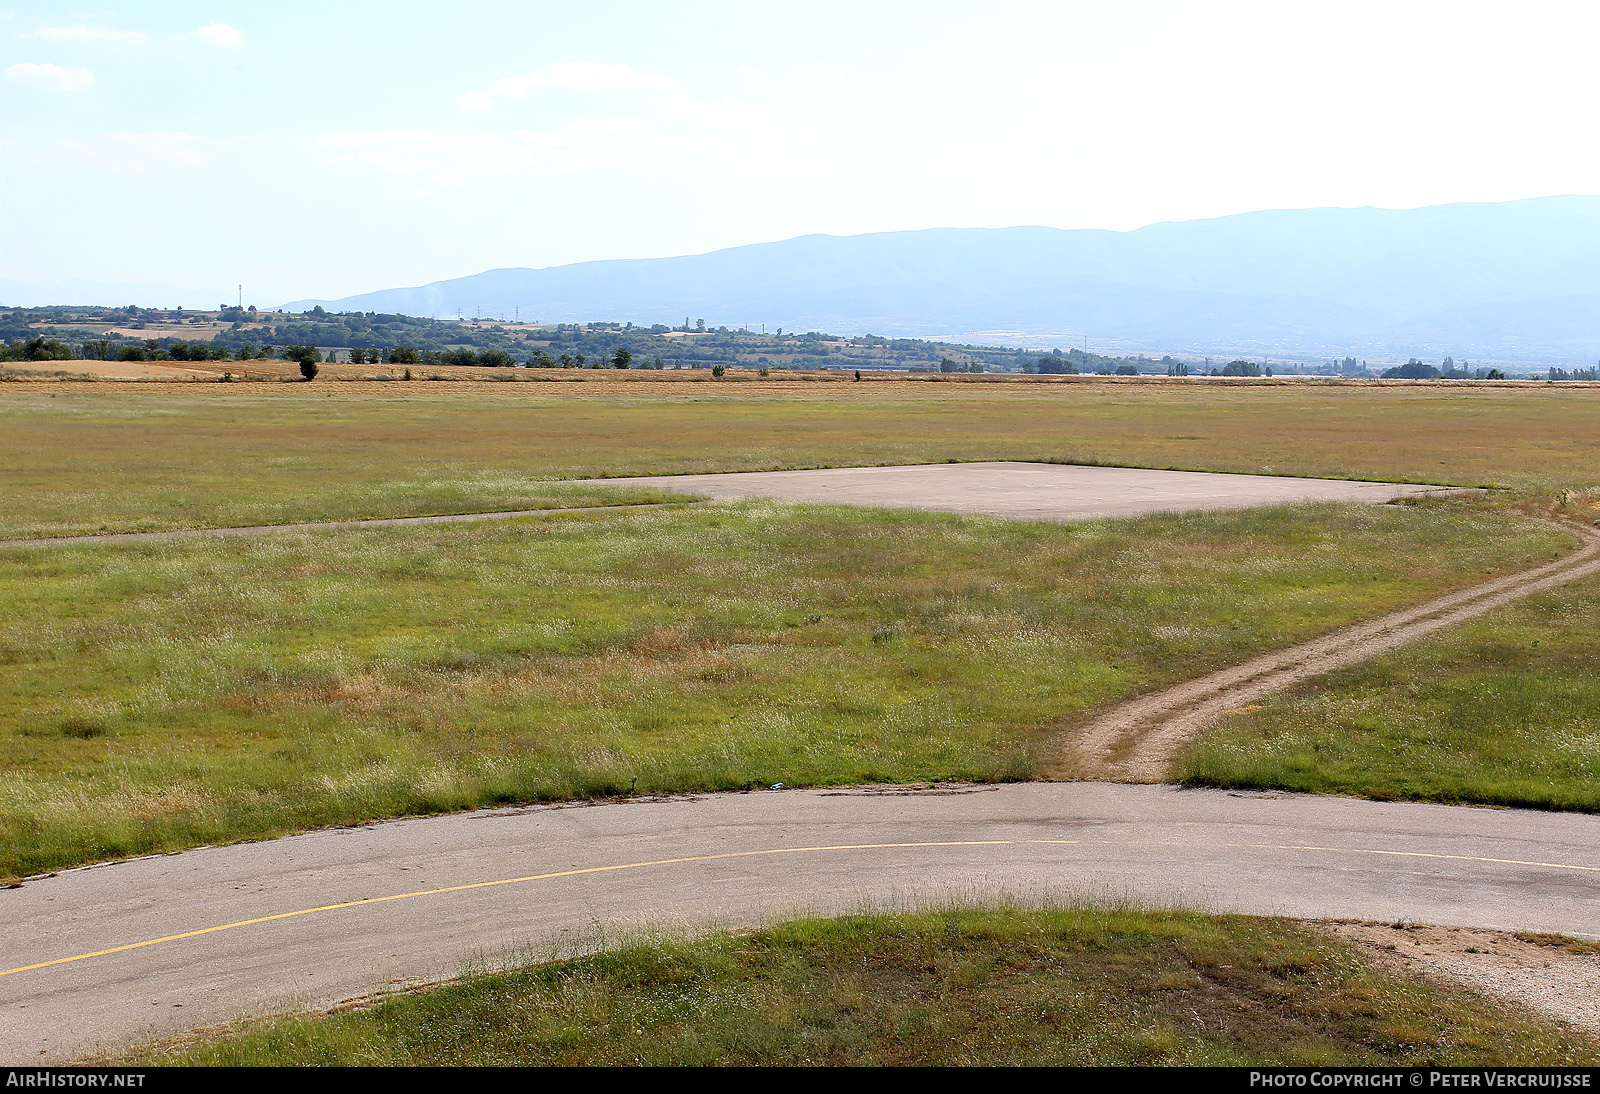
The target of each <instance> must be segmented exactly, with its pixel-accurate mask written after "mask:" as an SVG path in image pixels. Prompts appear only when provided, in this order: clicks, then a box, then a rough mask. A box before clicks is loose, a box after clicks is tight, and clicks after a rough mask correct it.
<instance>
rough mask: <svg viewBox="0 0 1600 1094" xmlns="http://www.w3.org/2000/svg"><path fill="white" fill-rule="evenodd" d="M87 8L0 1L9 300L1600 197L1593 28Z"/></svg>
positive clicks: (1454, 20) (1487, 7) (1537, 12)
mask: <svg viewBox="0 0 1600 1094" xmlns="http://www.w3.org/2000/svg"><path fill="white" fill-rule="evenodd" d="M82 2H83V0H70V2H68V3H62V4H55V3H50V2H43V0H41V2H37V3H34V2H26V3H20V4H19V3H16V2H14V0H0V155H3V156H4V162H5V169H4V172H3V174H0V279H16V280H44V279H68V278H77V279H89V280H96V281H130V282H166V283H171V284H176V285H181V286H197V287H205V288H207V289H212V288H215V287H218V286H232V285H234V284H235V283H237V282H240V281H242V282H244V284H245V295H246V297H247V298H249V299H251V300H255V301H257V302H259V303H262V304H267V303H275V302H278V301H281V300H285V299H289V298H293V297H301V296H322V297H332V296H341V295H345V294H349V293H354V292H361V291H366V290H371V289H378V288H386V287H392V286H397V285H408V284H418V283H422V282H426V281H432V280H437V279H440V278H445V277H455V276H461V275H464V274H470V273H476V272H479V271H481V270H484V269H488V268H493V267H498V266H548V265H554V264H558V263H564V262H574V261H581V260H585V259H593V258H621V257H643V256H651V255H669V254H683V253H692V252H699V251H707V250H712V249H715V248H718V247H725V246H731V245H737V244H742V243H754V242H761V241H766V240H773V239H782V238H787V237H789V236H794V235H800V234H804V233H808V232H828V233H836V234H847V233H856V232H869V231H885V230H895V229H906V228H928V227H936V226H945V225H954V226H983V227H1000V226H1006V225H1013V224H1046V225H1054V226H1057V227H1063V228H1078V227H1102V228H1132V227H1137V226H1139V225H1142V224H1147V223H1150V222H1153V221H1159V220H1180V219H1189V218H1194V217H1208V216H1217V215H1221V214H1225V213H1233V212H1243V211H1247V210H1251V209H1261V208H1285V207H1308V206H1319V205H1343V206H1356V205H1380V206H1387V207H1394V208H1403V207H1411V206H1418V205H1431V204H1437V203H1442V202H1450V201H1485V200H1487V201H1499V200H1506V199H1511V198H1521V197H1536V196H1543V195H1549V194H1563V193H1595V192H1600V142H1597V141H1595V140H1594V139H1593V135H1594V132H1595V125H1594V117H1595V113H1596V105H1597V102H1596V100H1597V98H1600V80H1597V79H1596V77H1595V69H1594V63H1593V59H1592V56H1591V53H1592V43H1593V42H1594V41H1595V39H1596V31H1597V30H1600V5H1594V4H1539V3H1529V2H1526V0H1525V2H1522V3H1519V4H1515V5H1513V4H1509V3H1494V4H1487V3H1485V4H1474V3H1463V2H1459V0H1457V2H1453V3H1438V4H1431V3H1430V4H1423V3H1405V2H1404V0H1384V2H1381V3H1371V4H1368V3H1361V2H1351V0H1339V2H1336V3H1314V2H1310V0H1303V2H1294V3H1284V2H1282V0H1275V2H1267V3H1248V2H1238V3H1234V2H1212V3H1183V2H1177V0H1174V2H1169V3H1158V2H1151V3H1133V2H1126V0H1124V2H1119V3H1115V4H1112V3H1106V2H1105V0H1095V2H1093V3H1083V4H1077V3H1065V2H1054V3H1041V4H1032V3H997V2H993V0H991V2H989V3H986V4H982V5H979V4H972V3H970V2H963V3H950V4H943V3H930V2H927V0H920V2H917V3H906V4H898V3H874V2H872V0H853V2H850V3H827V2H816V0H810V2H807V3H803V4H801V3H794V4H750V3H747V2H746V3H689V2H680V3H677V4H672V5H664V4H658V3H648V4H646V3H638V4H632V3H603V2H595V0H589V2H585V3H570V2H568V3H562V4H535V3H504V4H501V3H472V2H470V0H467V2H462V3H457V4H453V5H444V4H439V3H437V2H429V3H415V4H412V3H397V2H392V0H390V2H384V3H370V4H368V3H346V2H342V0H334V2H331V3H330V2H321V3H301V2H278V3H274V4H261V3H258V2H253V3H229V2H207V3H198V2H195V3H191V2H185V0H177V2H172V0H169V2H162V3H146V4H138V3H131V4H122V5H118V6H115V7H105V8H86V7H83V6H82ZM202 303H203V304H207V305H209V304H212V303H214V302H213V301H196V304H202ZM190 306H195V305H190Z"/></svg>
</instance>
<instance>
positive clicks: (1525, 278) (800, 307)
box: [284, 196, 1600, 361]
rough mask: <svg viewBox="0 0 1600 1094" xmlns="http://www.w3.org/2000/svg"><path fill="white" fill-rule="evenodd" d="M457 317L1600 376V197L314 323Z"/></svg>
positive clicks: (738, 260)
mask: <svg viewBox="0 0 1600 1094" xmlns="http://www.w3.org/2000/svg"><path fill="white" fill-rule="evenodd" d="M317 304H321V305H322V306H323V307H326V308H328V309H329V310H337V311H376V312H403V313H407V314H412V315H436V316H440V317H444V316H454V315H456V314H457V313H460V314H464V315H468V316H471V315H474V314H477V313H479V312H480V311H481V312H482V313H483V314H485V315H505V316H510V315H511V314H512V312H513V310H516V311H518V312H519V313H520V315H521V316H522V317H523V318H524V319H525V320H534V319H537V320H541V321H546V322H585V321H595V320H605V321H617V322H620V321H631V322H634V323H640V324H650V323H667V324H672V325H678V324H681V323H682V322H683V320H684V319H685V317H688V318H690V319H702V318H703V319H705V320H706V322H707V324H708V325H711V326H718V325H723V324H726V325H729V326H741V325H744V324H747V323H765V324H766V326H767V327H768V329H774V328H777V327H784V328H786V329H789V330H802V331H803V330H821V331H830V332H837V333H846V334H859V333H875V334H882V335H889V336H902V337H956V336H961V335H963V334H967V333H971V332H985V333H986V334H988V335H990V336H992V337H990V338H989V339H988V340H990V341H994V340H1004V339H1005V336H1006V335H1011V336H1014V340H1033V339H1036V338H1039V337H1046V336H1052V335H1054V336H1059V337H1061V338H1062V340H1063V343H1066V342H1070V341H1073V340H1075V339H1076V338H1077V337H1080V336H1088V337H1090V338H1092V339H1093V340H1095V341H1096V342H1097V343H1099V344H1102V345H1104V344H1108V343H1109V344H1118V345H1122V346H1124V347H1127V348H1130V349H1131V348H1149V349H1160V350H1164V351H1169V352H1181V351H1184V350H1190V351H1195V352H1209V351H1218V352H1248V351H1254V352H1260V353H1268V352H1278V353H1297V352H1298V353H1346V352H1349V353H1355V354H1357V355H1360V354H1361V353H1371V354H1383V353H1411V352H1416V353H1437V354H1444V353H1451V354H1454V355H1456V356H1457V357H1491V358H1508V359H1515V358H1529V359H1540V358H1549V359H1563V360H1565V359H1581V360H1584V361H1588V360H1592V359H1593V358H1594V357H1596V356H1597V355H1600V196H1567V197H1549V198H1534V199H1528V200H1523V201H1512V202H1500V203H1465V204H1455V205H1440V206H1432V207H1428V208H1422V209H1408V210H1391V209H1374V208H1360V209H1331V208H1330V209H1299V210H1268V211H1261V212H1252V213H1241V214H1238V215H1234V216H1226V217H1218V218H1215V219H1210V220H1192V221H1181V222H1166V223H1160V224H1152V225H1149V226H1147V227H1144V228H1139V229H1136V230H1133V231H1128V232H1113V231H1104V230H1097V229H1080V230H1066V229H1059V228H1045V227H1016V228H932V229H927V230H923V231H908V232H880V233H873V234H868V235H855V236H827V235H808V236H800V237H798V238H795V239H788V240H783V241H780V242H774V243H760V244H754V245H750V246H743V247H731V248H727V249H724V250H718V251H712V252H710V253H707V254H700V255H685V256H680V257H673V258H651V259H618V260H608V261H600V262H581V263H575V264H571V265H564V266H552V267H546V268H543V269H522V268H516V269H501V270H489V271H486V272H484V273H480V274H475V275H473V276H470V277H461V278H455V279H452V280H448V281H437V282H434V283H432V284H428V285H422V286H418V287H415V288H400V289H385V290H381V291H378V292H371V293H364V294H361V295H358V296H350V297H345V298H343V299H340V300H299V301H294V302H292V303H290V304H286V305H284V307H285V309H286V310H293V311H301V310H306V309H309V308H311V307H313V306H314V305H317Z"/></svg>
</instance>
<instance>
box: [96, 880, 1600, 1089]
mask: <svg viewBox="0 0 1600 1094" xmlns="http://www.w3.org/2000/svg"><path fill="white" fill-rule="evenodd" d="M125 1062H126V1063H128V1064H191V1065H224V1066H238V1065H271V1066H296V1065H298V1066H306V1065H388V1066H441V1065H454V1066H463V1065H472V1066H483V1065H512V1064H539V1065H578V1064H595V1065H607V1064H611V1065H616V1064H623V1065H638V1064H644V1065H662V1064H667V1065H705V1064H739V1065H752V1064H759V1065H772V1064H792V1065H960V1064H976V1065H989V1066H995V1065H1027V1064H1032V1065H1041V1064H1042V1065H1129V1064H1183V1065H1197V1064H1198V1065H1206V1064H1226V1065H1318V1066H1338V1065H1362V1066H1415V1065H1428V1064H1436V1065H1454V1066H1469V1065H1470V1066H1496V1065H1589V1066H1593V1065H1595V1064H1596V1063H1600V1040H1597V1039H1595V1038H1594V1037H1592V1036H1589V1035H1587V1034H1583V1033H1579V1032H1576V1031H1573V1030H1570V1029H1566V1028H1563V1027H1560V1026H1559V1025H1557V1024H1555V1023H1552V1022H1548V1021H1545V1020H1541V1019H1539V1018H1537V1017H1534V1016H1532V1015H1530V1014H1526V1013H1522V1012H1519V1011H1515V1010H1512V1009H1510V1008H1508V1007H1506V1006H1503V1005H1499V1004H1491V1003H1489V1002H1487V1001H1485V1000H1483V999H1481V998H1478V997H1475V996H1472V995H1470V994H1468V993H1466V992H1463V991H1460V990H1457V989H1454V988H1448V987H1442V986H1440V985H1438V984H1435V983H1432V982H1428V981H1424V980H1421V979H1418V978H1415V977H1412V976H1407V975H1404V974H1400V973H1396V972H1390V971H1386V970H1383V969H1380V968H1378V967H1376V966H1374V965H1373V964H1371V963H1370V962H1369V961H1368V960H1367V959H1365V958H1364V957H1362V956H1361V955H1360V954H1359V953H1358V952H1356V951H1355V950H1354V949H1353V948H1352V947H1350V946H1348V945H1346V944H1343V943H1341V942H1339V941H1337V940H1336V939H1334V938H1332V937H1330V936H1329V935H1327V934H1326V933H1325V932H1322V931H1318V930H1316V929H1314V928H1311V927H1307V926H1305V925H1301V924H1297V923H1293V922H1288V921H1283V920H1271V919H1252V918H1246V917H1242V916H1210V915H1199V914H1193V913H1182V912H1152V911H1104V910H1087V909H1066V910H1046V911H1038V910H1022V909H1017V908H1000V909H994V908H990V909H957V910H949V911H943V912H932V913H918V914H907V915H864V916H855V917H850V918H845V919H834V920H828V919H806V920H800V921H796V922H791V923H786V924H783V925H780V926H775V927H771V928H768V929H765V930H761V931H757V932H754V933H752V934H742V935H734V936H727V935H719V936H714V937H710V938H705V939H700V940H694V941H670V942H639V943H636V944H633V945H629V946H626V947H623V948H621V949H617V950H613V951H609V952H602V953H598V954H594V955H592V956H587V957H580V958H576V959H573V960H567V961H558V962H554V963H548V964H541V965H534V966H531V967H527V968H521V969H516V970H513V971H509V972H503V973H497V974H490V975H479V976H473V977H469V978H467V979H466V980H464V981H461V982H458V983H455V984H452V985H449V986H446V987H442V988H438V989H435V990H432V991H426V992H419V993H416V994H411V995H405V996H400V997H395V998H391V999H389V1000H386V1001H384V1002H382V1003H380V1004H379V1005H377V1006H376V1007H374V1008H373V1009H370V1010H366V1011H363V1012H357V1013H342V1014H334V1015H331V1016H326V1017H292V1018H280V1019H276V1020H270V1021H266V1022H262V1023H258V1024H254V1025H250V1026H248V1027H245V1028H243V1029H242V1030H240V1031H237V1032H236V1033H234V1034H233V1035H231V1036H228V1037H226V1038H224V1039H221V1040H218V1041H214V1042H210V1043H201V1044H191V1045H183V1046H176V1047H170V1048H167V1049H161V1048H155V1049H151V1050H147V1052H146V1053H145V1054H143V1055H139V1056H135V1057H132V1058H130V1059H128V1060H127V1061H125Z"/></svg>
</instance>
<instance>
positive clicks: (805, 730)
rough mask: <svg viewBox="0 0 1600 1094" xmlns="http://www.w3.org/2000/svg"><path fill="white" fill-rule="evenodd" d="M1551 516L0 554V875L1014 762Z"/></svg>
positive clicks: (654, 522)
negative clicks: (360, 829) (338, 831)
mask: <svg viewBox="0 0 1600 1094" xmlns="http://www.w3.org/2000/svg"><path fill="white" fill-rule="evenodd" d="M1569 547H1570V542H1569V537H1568V536H1567V535H1566V534H1565V533H1562V532H1560V531H1559V530H1555V529H1552V528H1549V527H1547V526H1540V525H1535V524H1532V523H1530V522H1527V521H1522V520H1516V519H1512V518H1510V517H1506V516H1503V515H1497V514H1495V513H1492V512H1486V511H1482V510H1478V509H1474V508H1473V507H1471V506H1469V505H1462V504H1456V503H1437V504H1428V505H1417V506H1406V507H1400V506H1368V505H1348V506H1299V507H1288V508H1281V509H1265V510H1253V511H1243V512H1228V513H1213V514H1196V515H1186V516H1168V517H1146V518H1140V519H1136V520H1122V521H1100V522H1092V523H1086V524H1078V525H1051V524H1039V523H1020V522H1007V521H1000V520H994V519H989V518H981V517H958V516H943V515H935V514H924V513H913V512H895V511H869V510H860V509H843V508H837V509H836V508H825V507H796V506H783V505H777V504H771V503H745V504H741V505H738V506H717V507H707V508H696V509H657V510H644V511H634V512H627V511H624V512H617V513H609V514H605V515H596V516H593V517H574V518H560V519H531V520H525V521H511V522H492V523H482V524H460V525H434V526H426V527H408V528H403V529H394V528H390V529H382V530H361V531H341V532H308V533H300V532H296V533H280V534H276V535H273V536H269V537H259V538H257V537H251V538H248V539H245V538H229V539H217V540H185V541H172V542H156V543H115V544H96V545H85V546H73V547H66V548H39V549H11V550H9V551H8V552H6V553H5V554H3V555H0V665H3V666H4V672H3V673H0V875H3V874H13V875H14V874H28V873H33V872H38V871H42V870H48V869H54V868H57V867H60V866H65V865H70V864H73V863H81V862H84V861H93V860H98V859H105V858H116V857H123V856H128V855H133V854H140V853H145V852H150V851H158V850H170V849H175V848H181V847H185V846H194V845H196V844H206V843H216V842H221V841H227V840H233V839H240V838H250V837H264V836H271V835H276V834H281V833H283V832H287V831H293V830H298V829H305V828H311V827H318V826H324V825H330V824H339V823H352V822H360V821H365V820H370V819H373V818H379V817H392V816H399V815H405V814H418V813H429V812H439V811H445V810H453V809H461V808H466V807H472V806H479V805H490V804H497V803H507V802H521V801H542V800H556V799H569V798H576V797H591V796H605V795H614V794H627V793H633V792H640V793H643V792H670V791H711V790H727V789H739V788H746V787H752V786H763V785H767V784H770V783H775V782H784V783H788V784H790V785H836V784H847V783H866V782H879V781H896V782H897V781H929V780H944V779H974V780H1004V779H1020V778H1027V777H1029V776H1031V775H1032V774H1033V773H1034V771H1035V768H1036V759H1035V757H1036V755H1037V754H1038V750H1039V749H1040V748H1041V747H1042V746H1043V745H1044V744H1045V743H1046V742H1048V741H1049V740H1050V739H1051V738H1052V737H1053V735H1054V734H1056V733H1059V732H1061V731H1062V730H1063V729H1066V728H1068V727H1070V726H1071V725H1072V724H1074V723H1076V722H1077V721H1079V720H1081V719H1082V718H1084V717H1085V716H1087V714H1088V713H1089V712H1091V711H1093V710H1095V709H1098V708H1100V707H1103V706H1104V705H1106V704H1108V703H1112V702H1115V701H1117V700H1119V699H1122V698H1125V697H1127V696H1129V695H1131V694H1134V693H1137V692H1140V691H1144V690H1147V689H1150V688H1153V687H1158V686H1161V685H1163V684H1166V683H1171V682H1174V681H1177V680H1182V679H1187V678H1190V677H1192V676H1195V675H1198V674H1200V673H1203V672H1206V671H1210V670H1212V669H1215V668H1218V667H1221V666H1223V665H1226V664H1230V663H1234V662H1236V661H1237V660H1239V659H1241V658H1243V657H1246V656H1248V655H1250V654H1253V653H1256V652H1260V651H1262V650H1265V649H1271V648H1276V647H1280V646H1284V645H1288V644H1290V643H1293V642H1296V641H1300V640H1303V639H1305V638H1307V637H1310V636H1312V635H1314V634H1317V633H1322V632H1325V631H1327V630H1330V629H1333V628H1335V627H1338V626H1341V625H1344V624H1347V623H1349V622H1350V621H1352V620H1355V619H1359V618H1364V617H1367V616H1370V615H1373V614H1375V613H1378V612H1381V611H1385V610H1389V609H1393V608H1395V607H1398V606H1401V605H1404V604H1408V603H1414V602H1416V601H1417V600H1420V599H1423V598H1424V597H1426V596H1428V595H1432V594H1434V593H1438V592H1440V591H1442V590H1444V589H1446V588H1451V587H1455V586H1458V585H1461V584H1466V583H1471V582H1473V581H1476V580H1479V579H1480V578H1481V577H1482V575H1483V574H1484V572H1485V571H1486V570H1495V569H1511V568H1520V567H1524V566H1527V565H1529V564H1531V563H1532V562H1534V561H1537V560H1540V559H1548V558H1550V557H1552V556H1553V555H1555V554H1557V553H1559V552H1560V551H1562V550H1564V549H1568V548H1569Z"/></svg>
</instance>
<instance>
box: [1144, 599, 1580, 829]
mask: <svg viewBox="0 0 1600 1094" xmlns="http://www.w3.org/2000/svg"><path fill="white" fill-rule="evenodd" d="M1173 774H1174V777H1176V778H1178V779H1180V780H1182V781H1184V782H1186V783H1189V784H1191V785H1202V786H1228V787H1251V788H1269V787H1271V788H1279V789H1286V790H1301V791H1309V792H1313V793H1342V794H1359V795H1361V796H1364V797H1369V798H1382V799H1419V800H1425V801H1437V802H1474V803H1483V804H1491V805H1506V806H1522V807H1527V808H1534V809H1581V810H1588V811H1594V810H1597V809H1600V581H1596V580H1595V579H1592V578H1591V579H1588V580H1585V581H1583V582H1580V583H1578V584H1575V585H1573V586H1571V587H1568V588H1564V589H1558V590H1556V591H1553V592H1549V593H1543V594H1540V595H1537V596H1534V597H1530V598H1529V599H1527V600H1525V601H1521V602H1519V603H1517V604H1514V605H1512V606H1510V607H1506V608H1502V609H1500V610H1498V611H1496V612H1494V613H1492V614H1490V615H1488V616H1485V617H1484V618H1482V619H1479V620H1477V621H1475V622H1472V623H1469V624H1467V625H1465V626H1463V627H1460V628H1458V629H1456V630H1453V631H1451V632H1450V633H1449V634H1446V635H1442V636H1439V637H1435V638H1432V639H1430V640H1428V641H1425V642H1421V643H1418V644H1417V645H1415V646H1411V647H1408V648H1407V649H1405V650H1403V651H1401V652H1399V653H1395V654H1391V655H1389V656H1387V657H1384V658H1381V659H1379V660H1377V661H1374V662H1372V663H1370V664H1367V665H1362V666H1358V667H1355V668H1351V669H1347V670H1344V671H1342V672H1338V673H1331V674H1329V675H1328V676H1326V677H1323V678H1321V679H1319V680H1317V681H1315V682H1314V683H1312V684H1309V685H1307V686H1305V687H1302V688H1300V689H1298V690H1296V691H1293V692H1289V693H1286V694H1284V695H1280V696H1277V697H1274V698H1271V699H1266V700H1263V701H1262V703H1261V705H1260V707H1259V709H1254V710H1248V711H1245V712H1241V713H1238V714H1234V715H1232V716H1230V717H1228V718H1227V719H1226V720H1225V721H1224V722H1223V723H1222V724H1221V725H1220V726H1218V727H1217V728H1215V729H1213V730H1212V731H1211V732H1209V733H1207V734H1206V735H1205V736H1204V737H1203V738H1201V739H1200V740H1199V741H1198V742H1196V743H1195V744H1194V745H1192V746H1190V747H1189V749H1188V750H1187V751H1185V752H1184V753H1183V754H1182V755H1181V756H1180V757H1179V759H1178V761H1177V762H1176V764H1175V765H1174V769H1173Z"/></svg>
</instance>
